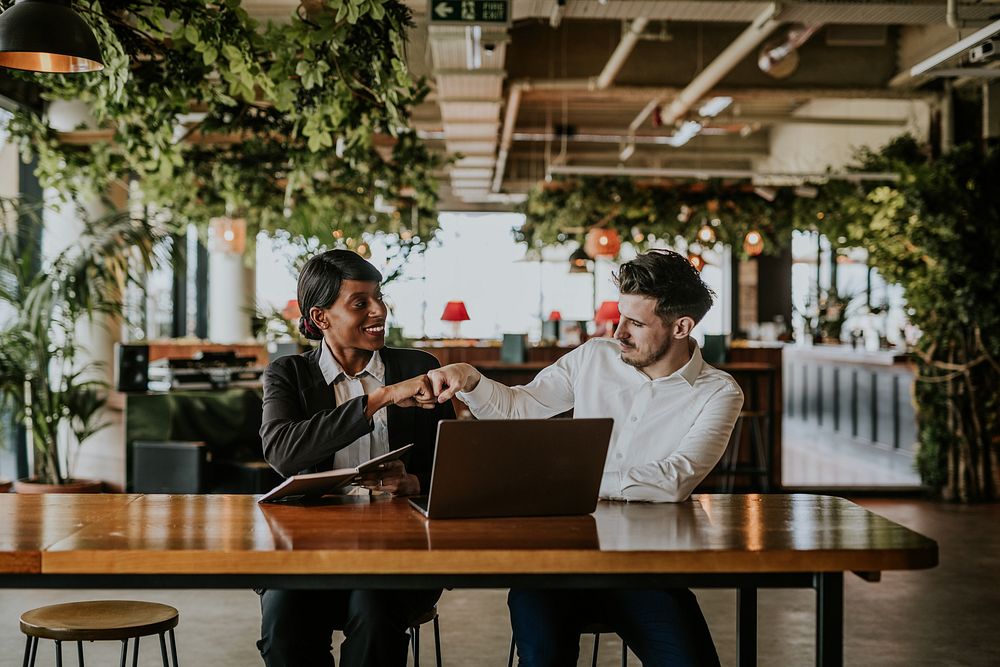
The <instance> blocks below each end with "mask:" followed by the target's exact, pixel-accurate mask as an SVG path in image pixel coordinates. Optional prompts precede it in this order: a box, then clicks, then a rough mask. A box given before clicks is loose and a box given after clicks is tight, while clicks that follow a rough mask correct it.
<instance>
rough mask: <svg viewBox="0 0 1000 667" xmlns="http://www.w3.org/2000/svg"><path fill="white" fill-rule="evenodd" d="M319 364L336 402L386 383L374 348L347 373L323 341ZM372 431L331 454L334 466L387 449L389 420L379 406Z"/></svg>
mask: <svg viewBox="0 0 1000 667" xmlns="http://www.w3.org/2000/svg"><path fill="white" fill-rule="evenodd" d="M319 368H320V371H322V373H323V379H324V380H326V383H327V385H333V395H334V398H335V400H336V401H337V405H341V404H343V403H344V402H346V401H349V400H350V399H352V398H357V397H358V396H363V395H365V394H370V393H372V392H373V391H375V390H376V389H378V388H379V387H384V386H385V365H384V364H383V363H382V357H380V356H379V353H378V352H377V351H376V352H374V353H373V354H372V358H371V359H369V361H368V365H367V366H365V368H364V370H362V371H361V372H360V373H358V374H357V375H354V376H350V375H348V374H347V373H346V372H345V371H344V369H343V368H342V367H341V365H340V364H339V363H338V362H337V360H336V359H335V358H334V357H333V353H332V352H330V348H329V347H327V345H326V342H325V341H324V342H323V351H322V352H320V356H319ZM372 422H373V426H374V428H373V429H372V432H371V433H369V434H367V435H363V436H361V437H360V438H358V439H357V440H355V441H354V442H352V443H351V444H350V445H348V446H347V447H344V448H343V449H341V450H340V451H338V452H337V453H336V454H334V456H333V467H334V468H356V467H358V466H359V465H361V464H362V463H364V462H365V461H367V460H368V459H371V458H373V457H375V456H379V455H381V454H385V453H386V452H388V451H389V424H388V421H387V420H386V411H385V410H379V411H378V412H376V413H375V415H374V416H373V417H372Z"/></svg>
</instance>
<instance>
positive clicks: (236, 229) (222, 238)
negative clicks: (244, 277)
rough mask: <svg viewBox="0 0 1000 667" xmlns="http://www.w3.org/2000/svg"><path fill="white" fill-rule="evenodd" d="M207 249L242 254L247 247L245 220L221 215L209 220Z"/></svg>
mask: <svg viewBox="0 0 1000 667" xmlns="http://www.w3.org/2000/svg"><path fill="white" fill-rule="evenodd" d="M209 231H210V232H211V233H210V236H209V249H210V250H212V251H213V252H227V253H233V254H236V255H242V254H243V251H245V250H246V247H247V221H246V220H245V219H244V218H230V217H229V216H222V217H219V218H212V219H211V220H209Z"/></svg>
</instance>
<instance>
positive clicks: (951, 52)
mask: <svg viewBox="0 0 1000 667" xmlns="http://www.w3.org/2000/svg"><path fill="white" fill-rule="evenodd" d="M997 33H1000V19H998V20H996V21H994V22H993V23H991V24H989V25H988V26H986V27H985V28H983V29H982V30H979V31H977V32H974V33H972V34H971V35H969V36H968V37H966V38H965V39H960V40H958V41H957V42H955V43H954V44H952V45H951V46H948V47H946V48H944V49H941V50H940V51H938V52H937V53H935V54H934V55H933V56H931V57H930V58H927V59H926V60H922V61H920V62H919V63H917V64H916V65H914V66H913V67H911V68H910V76H920V75H921V74H924V73H925V72H927V71H928V70H930V69H932V68H934V67H937V66H938V65H940V64H941V63H943V62H945V61H946V60H950V59H952V58H954V57H955V56H957V55H959V54H960V53H963V52H964V51H966V50H968V49H971V48H972V47H974V46H976V45H977V44H979V43H980V42H983V41H985V40H987V39H989V38H990V37H992V36H993V35H995V34H997Z"/></svg>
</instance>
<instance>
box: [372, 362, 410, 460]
mask: <svg viewBox="0 0 1000 667" xmlns="http://www.w3.org/2000/svg"><path fill="white" fill-rule="evenodd" d="M379 355H381V357H382V363H383V364H384V365H385V386H387V387H388V386H389V385H391V384H396V383H397V382H402V381H403V380H408V379H409V376H406V375H404V373H403V369H401V368H400V367H399V358H398V357H397V356H396V355H395V354H394V350H393V349H392V348H388V347H383V348H382V349H381V350H379ZM415 413H416V410H406V409H403V408H401V407H399V406H396V405H390V406H388V407H386V422H387V424H388V426H389V449H390V450H392V449H399V448H400V447H402V446H403V445H407V444H409V438H410V437H411V436H412V435H413V433H414V432H415V430H416V414H415Z"/></svg>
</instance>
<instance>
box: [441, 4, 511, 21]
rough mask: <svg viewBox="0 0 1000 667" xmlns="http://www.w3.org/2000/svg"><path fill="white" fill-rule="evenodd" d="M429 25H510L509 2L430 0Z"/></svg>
mask: <svg viewBox="0 0 1000 667" xmlns="http://www.w3.org/2000/svg"><path fill="white" fill-rule="evenodd" d="M430 17H431V23H451V24H483V23H485V24H501V25H507V24H509V23H510V0H430Z"/></svg>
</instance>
